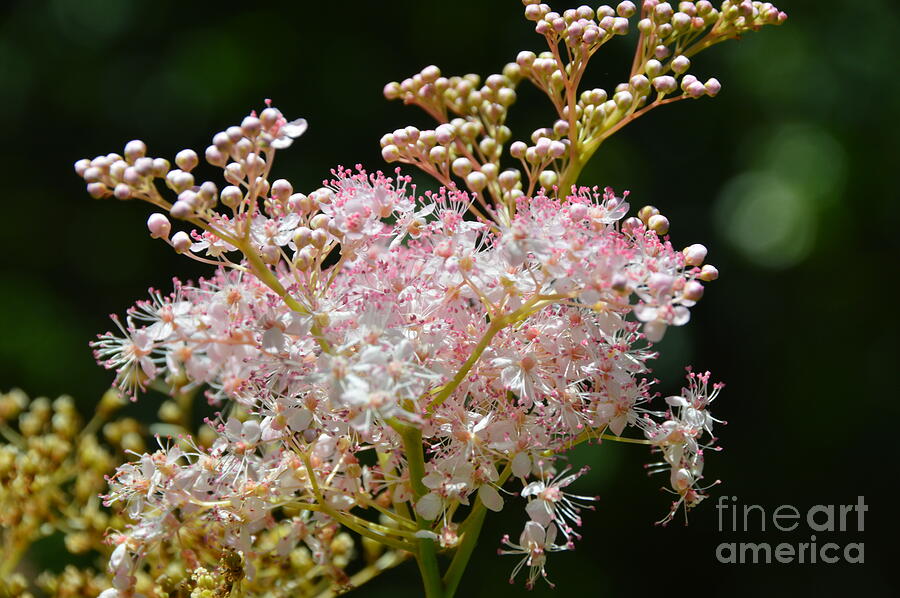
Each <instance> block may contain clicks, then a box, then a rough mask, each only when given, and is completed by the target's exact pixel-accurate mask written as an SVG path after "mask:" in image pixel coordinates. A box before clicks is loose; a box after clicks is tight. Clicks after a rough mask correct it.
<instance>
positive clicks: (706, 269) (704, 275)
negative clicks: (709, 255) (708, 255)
mask: <svg viewBox="0 0 900 598" xmlns="http://www.w3.org/2000/svg"><path fill="white" fill-rule="evenodd" d="M718 277H719V270H718V269H717V268H716V267H715V266H713V265H712V264H706V265H705V266H703V269H701V270H700V275H699V276H697V278H699V279H700V280H702V281H704V282H710V281H712V280H715V279H717V278H718Z"/></svg>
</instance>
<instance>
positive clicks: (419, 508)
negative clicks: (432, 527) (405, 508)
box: [416, 492, 443, 521]
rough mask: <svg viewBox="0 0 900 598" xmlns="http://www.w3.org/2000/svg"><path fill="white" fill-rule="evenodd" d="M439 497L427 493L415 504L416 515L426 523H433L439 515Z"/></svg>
mask: <svg viewBox="0 0 900 598" xmlns="http://www.w3.org/2000/svg"><path fill="white" fill-rule="evenodd" d="M442 506H443V504H442V502H441V497H440V496H438V495H437V494H434V493H433V492H429V493H428V494H426V495H425V496H423V497H422V498H420V499H419V500H418V502H416V513H418V514H419V515H421V516H422V517H423V518H424V519H426V520H428V521H434V520H435V519H437V516H438V515H440V514H441V508H442Z"/></svg>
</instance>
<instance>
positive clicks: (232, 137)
mask: <svg viewBox="0 0 900 598" xmlns="http://www.w3.org/2000/svg"><path fill="white" fill-rule="evenodd" d="M267 103H268V102H267ZM305 130H306V121H304V120H303V119H299V120H296V121H292V122H288V121H287V120H286V119H285V118H284V117H283V116H282V114H281V112H280V111H279V110H278V109H277V108H273V107H271V106H269V107H267V108H266V109H264V110H263V111H262V112H261V113H260V114H259V115H258V116H257V115H256V114H255V113H251V114H250V115H249V116H247V117H245V118H244V119H243V121H242V122H241V124H240V125H239V126H237V125H235V126H231V127H228V128H227V129H225V130H224V131H220V132H218V133H216V134H215V135H214V136H213V139H212V144H211V145H210V146H209V147H207V148H206V151H205V158H206V161H207V162H209V163H210V164H212V165H213V166H217V167H220V168H222V169H223V170H224V177H225V180H226V181H227V182H228V183H230V184H229V185H228V186H226V187H225V188H223V189H222V190H221V192H220V191H219V189H218V187H217V185H216V184H215V183H214V182H212V181H204V182H198V181H195V178H194V175H193V174H192V171H193V170H194V169H195V168H196V167H197V166H198V165H199V163H200V158H199V156H198V155H197V153H196V152H195V151H194V150H191V149H183V150H181V151H179V152H178V153H177V154H176V155H175V168H172V165H171V163H170V162H169V161H168V160H166V159H164V158H152V157H149V156H147V146H146V144H145V143H144V142H143V141H141V140H138V139H135V140H132V141H129V142H128V143H127V144H126V145H125V148H124V151H123V152H122V154H116V153H112V154H108V155H105V156H98V157H96V158H94V159H93V160H89V159H82V160H79V161H78V162H76V163H75V171H76V173H77V174H78V175H79V176H80V177H82V178H83V179H84V180H85V181H86V182H87V190H88V193H89V194H90V195H91V196H92V197H94V198H97V199H100V198H104V197H110V196H112V197H116V198H117V199H121V200H126V199H142V200H145V201H148V202H150V203H152V204H154V205H155V206H157V207H159V208H163V209H164V210H166V212H167V213H155V214H153V215H151V216H150V218H149V219H148V221H147V228H148V229H149V231H150V235H151V236H152V237H154V238H159V239H163V240H165V241H166V242H167V243H169V244H170V245H171V246H172V247H173V248H174V249H175V250H176V251H177V252H179V253H185V252H187V251H189V249H190V248H191V246H192V245H193V243H194V240H193V239H192V238H191V236H190V235H188V233H186V232H184V231H180V232H176V233H175V234H174V235H172V224H171V222H170V220H169V217H172V218H175V219H178V220H189V221H190V220H195V219H199V220H210V219H211V218H212V217H213V216H214V210H215V209H216V207H217V206H218V204H219V203H220V202H221V204H223V205H224V206H226V207H227V208H229V209H231V211H232V212H233V213H234V215H235V216H239V215H242V214H243V213H244V212H246V211H249V210H250V209H251V207H253V206H255V202H256V200H257V198H260V197H261V198H263V200H264V208H265V209H266V211H267V212H269V213H282V214H283V213H286V212H289V211H310V210H312V209H313V208H314V207H315V206H314V205H313V203H312V200H310V199H309V198H307V197H306V196H305V195H303V194H295V193H293V188H292V187H291V185H290V183H289V182H287V181H285V180H277V181H275V182H274V183H272V184H270V183H269V181H268V179H267V176H268V168H269V162H270V161H271V153H272V152H273V151H274V150H277V149H284V148H286V147H288V146H290V144H291V143H292V141H293V139H294V138H296V137H298V136H299V135H301V134H302V133H303V132H304V131H305ZM155 179H162V180H163V181H164V182H165V185H166V186H167V187H168V188H169V189H171V190H172V191H173V192H174V193H175V194H176V200H175V201H174V202H172V203H169V202H168V201H166V200H165V199H164V198H163V197H162V196H161V195H160V193H159V190H158V189H157V187H156V185H155ZM170 235H171V238H170Z"/></svg>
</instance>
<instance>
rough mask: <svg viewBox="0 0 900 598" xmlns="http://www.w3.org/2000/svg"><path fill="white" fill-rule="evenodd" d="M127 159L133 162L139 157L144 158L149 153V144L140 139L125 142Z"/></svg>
mask: <svg viewBox="0 0 900 598" xmlns="http://www.w3.org/2000/svg"><path fill="white" fill-rule="evenodd" d="M124 154H125V159H126V160H128V162H129V163H130V164H133V163H134V161H135V160H137V159H138V158H143V157H144V156H145V155H146V154H147V145H146V144H145V143H144V142H143V141H141V140H140V139H134V140H132V141H129V142H128V143H126V144H125V152H124Z"/></svg>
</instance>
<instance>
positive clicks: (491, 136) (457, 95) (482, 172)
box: [381, 63, 521, 196]
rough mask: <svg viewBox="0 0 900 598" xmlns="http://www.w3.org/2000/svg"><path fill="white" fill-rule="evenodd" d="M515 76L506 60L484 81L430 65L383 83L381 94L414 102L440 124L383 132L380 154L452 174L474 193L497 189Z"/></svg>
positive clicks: (440, 175) (442, 177)
mask: <svg viewBox="0 0 900 598" xmlns="http://www.w3.org/2000/svg"><path fill="white" fill-rule="evenodd" d="M520 79H521V74H520V69H519V66H518V65H517V64H515V63H510V64H507V65H506V67H505V68H504V69H503V73H502V74H494V75H490V76H489V77H487V78H486V79H485V80H484V82H483V83H482V82H481V78H480V77H478V75H472V74H470V75H466V76H464V77H450V78H446V77H442V76H441V74H440V70H439V69H438V68H437V67H435V66H429V67H426V68H425V69H423V70H422V72H420V73H419V74H417V75H415V76H413V77H411V78H409V79H406V80H404V81H403V82H402V83H397V82H392V83H388V84H387V85H386V86H385V89H384V94H385V97H387V98H388V99H395V98H402V99H403V100H404V102H405V103H407V104H417V105H419V106H420V107H421V108H423V109H424V110H425V111H426V112H429V113H430V114H431V115H432V116H434V117H435V119H436V120H438V121H439V122H442V123H443V124H441V125H439V126H438V127H436V128H435V129H433V130H432V129H428V130H424V131H420V130H419V129H417V128H415V127H406V128H404V129H397V130H396V131H394V132H393V133H388V134H386V135H384V136H383V137H382V138H381V148H382V157H383V158H384V159H385V160H386V161H387V162H397V161H400V162H405V163H409V164H415V165H416V166H417V167H419V168H421V169H422V170H424V171H425V172H428V173H429V174H431V175H432V176H434V177H435V178H437V179H438V180H439V181H441V182H443V183H444V184H448V185H449V184H450V182H451V180H452V175H455V176H456V177H458V178H459V179H461V180H462V181H463V182H464V184H465V187H466V188H467V189H468V190H469V191H471V192H473V193H474V194H476V195H479V196H480V195H481V194H482V193H487V192H488V191H490V192H491V193H492V194H494V195H497V194H499V193H500V189H501V187H500V186H499V185H498V175H499V174H500V158H501V156H502V153H503V146H504V144H506V143H507V142H508V141H509V138H510V135H511V133H510V130H509V127H507V126H506V124H505V122H506V115H507V111H508V109H509V107H510V106H511V105H512V104H513V103H514V102H515V101H516V91H515V88H516V85H517V84H518V82H519V80H520ZM450 115H455V116H453V118H450Z"/></svg>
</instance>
